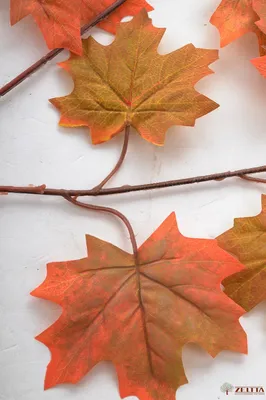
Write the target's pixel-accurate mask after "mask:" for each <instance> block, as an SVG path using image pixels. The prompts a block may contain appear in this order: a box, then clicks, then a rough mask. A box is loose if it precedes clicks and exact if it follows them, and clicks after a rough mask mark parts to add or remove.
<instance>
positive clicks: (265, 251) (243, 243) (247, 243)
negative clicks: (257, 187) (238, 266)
mask: <svg viewBox="0 0 266 400" xmlns="http://www.w3.org/2000/svg"><path fill="white" fill-rule="evenodd" d="M217 240H218V244H219V246H220V247H221V248H223V249H225V250H226V251H228V252H230V253H232V254H233V255H234V256H236V257H237V258H238V259H239V260H240V261H241V262H242V263H243V264H244V265H245V266H246V267H247V268H246V269H244V270H243V271H240V272H238V273H236V274H233V275H232V276H229V277H228V278H226V279H225V280H224V281H223V282H222V284H223V285H224V287H225V293H226V294H227V295H228V296H230V297H231V298H232V299H233V300H234V301H235V302H236V303H237V304H239V305H241V307H243V308H244V309H245V310H246V311H249V310H251V309H252V308H253V307H254V306H256V305H257V304H258V303H260V302H261V301H262V300H265V299H266V290H265V288H266V196H265V195H264V196H262V212H261V213H260V214H259V215H257V216H256V217H249V218H236V219H235V221H234V227H233V228H232V229H229V230H228V231H227V232H225V233H223V234H222V235H220V236H219V237H218V238H217Z"/></svg>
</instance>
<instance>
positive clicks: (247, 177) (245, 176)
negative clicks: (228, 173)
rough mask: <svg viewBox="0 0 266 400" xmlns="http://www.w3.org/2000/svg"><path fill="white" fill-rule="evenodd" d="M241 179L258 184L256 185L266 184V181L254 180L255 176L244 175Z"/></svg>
mask: <svg viewBox="0 0 266 400" xmlns="http://www.w3.org/2000/svg"><path fill="white" fill-rule="evenodd" d="M240 178H241V179H244V180H245V181H251V182H256V183H266V179H262V178H254V177H253V176H247V175H243V176H240Z"/></svg>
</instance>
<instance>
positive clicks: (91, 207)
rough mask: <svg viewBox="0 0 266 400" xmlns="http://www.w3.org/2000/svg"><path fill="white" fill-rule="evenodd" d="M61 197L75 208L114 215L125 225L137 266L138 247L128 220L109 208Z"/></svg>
mask: <svg viewBox="0 0 266 400" xmlns="http://www.w3.org/2000/svg"><path fill="white" fill-rule="evenodd" d="M62 197H64V199H66V200H67V201H69V202H70V203H72V204H74V205H76V206H79V207H83V208H86V209H87V210H92V211H102V212H106V213H109V214H112V215H115V216H116V217H117V218H119V219H120V220H121V221H122V222H123V223H124V224H125V226H126V228H127V230H128V233H129V237H130V241H131V245H132V249H133V255H134V259H135V264H136V265H137V264H138V246H137V242H136V237H135V234H134V231H133V228H132V226H131V224H130V222H129V220H128V219H127V218H126V217H125V216H124V215H123V214H122V213H121V212H119V211H118V210H115V209H114V208H110V207H103V206H96V205H94V204H86V203H82V202H81V201H78V200H77V199H76V198H73V197H71V196H69V195H67V194H66V195H62Z"/></svg>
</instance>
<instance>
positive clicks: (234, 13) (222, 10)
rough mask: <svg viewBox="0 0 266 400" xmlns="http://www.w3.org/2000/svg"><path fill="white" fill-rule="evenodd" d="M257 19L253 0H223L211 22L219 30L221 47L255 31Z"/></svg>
mask: <svg viewBox="0 0 266 400" xmlns="http://www.w3.org/2000/svg"><path fill="white" fill-rule="evenodd" d="M257 20H258V16H257V14H256V13H255V11H254V10H253V7H252V0H222V1H221V3H220V5H219V6H218V8H217V10H216V11H215V12H214V14H213V15H212V17H211V19H210V22H211V23H212V24H213V25H214V26H216V28H217V29H218V30H219V32H220V38H221V47H224V46H226V45H228V44H229V43H231V42H233V41H234V40H236V39H238V38H239V37H241V36H242V35H244V34H245V33H248V32H253V31H254V29H255V27H256V26H255V22H256V21H257Z"/></svg>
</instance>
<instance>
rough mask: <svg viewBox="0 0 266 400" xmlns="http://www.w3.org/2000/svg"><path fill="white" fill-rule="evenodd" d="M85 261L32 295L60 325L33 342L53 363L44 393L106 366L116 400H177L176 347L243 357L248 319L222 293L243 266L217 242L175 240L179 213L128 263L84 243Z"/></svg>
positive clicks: (57, 267) (90, 240) (52, 268)
mask: <svg viewBox="0 0 266 400" xmlns="http://www.w3.org/2000/svg"><path fill="white" fill-rule="evenodd" d="M87 248H88V255H87V257H86V258H83V259H81V260H77V261H67V262H57V263H51V264H48V266H47V278H46V280H45V281H44V282H43V283H42V284H41V285H40V286H39V287H38V288H37V289H35V290H34V291H33V292H32V294H33V295H34V296H36V297H40V298H44V299H47V300H51V301H53V302H55V303H57V304H59V305H60V306H61V307H62V309H63V311H62V315H61V316H60V318H59V319H58V320H57V321H56V322H55V323H54V324H53V325H52V326H50V327H49V328H48V329H47V330H46V331H44V332H43V333H41V334H40V335H39V336H38V337H37V339H38V340H39V341H40V342H42V343H44V344H45V345H46V346H48V347H49V349H50V351H51V355H52V359H51V362H50V364H49V365H48V368H47V374H46V379H45V387H46V388H49V387H52V386H54V385H56V384H59V383H63V382H69V383H76V382H78V381H79V380H80V379H81V378H82V377H83V376H84V375H85V374H86V373H87V372H89V371H90V370H91V369H92V368H93V367H94V366H95V365H96V364H97V363H99V362H100V361H103V360H109V361H112V362H113V364H114V366H115V368H116V371H117V374H118V382H119V389H120V394H121V397H122V398H124V397H126V396H137V397H138V398H139V399H140V400H162V399H164V400H174V399H175V392H176V389H177V387H178V386H180V385H182V384H184V383H185V382H186V381H187V380H186V376H185V373H184V369H183V364H182V348H183V346H184V345H186V344H187V343H197V344H199V345H200V346H201V347H203V348H204V349H205V350H206V351H208V352H209V353H210V354H211V355H212V356H213V357H214V356H216V355H217V354H218V353H219V352H220V351H221V350H225V349H226V350H232V351H239V352H243V353H245V352H246V335H245V332H244V331H243V329H242V327H241V325H240V323H239V321H238V319H239V317H241V316H242V314H243V312H244V310H243V309H242V308H241V307H239V306H238V305H237V304H235V303H234V302H233V301H232V300H231V299H230V298H229V297H227V296H226V295H225V294H224V293H223V292H222V290H221V285H220V283H221V281H222V279H224V278H225V277H227V276H228V275H230V274H232V273H234V272H237V271H241V270H242V269H243V266H242V265H241V264H240V263H239V261H238V260H236V259H235V258H234V257H232V256H231V255H229V254H228V253H226V252H225V251H224V250H222V249H221V248H219V246H218V245H217V243H216V241H215V240H210V239H191V238H186V237H184V236H182V235H181V233H180V232H179V231H178V228H177V224H176V219H175V214H174V213H172V214H171V215H170V216H169V217H168V218H167V219H166V220H165V221H164V222H163V224H162V225H161V226H160V227H159V228H158V229H157V230H156V231H155V232H154V233H153V234H152V235H151V236H150V238H149V239H148V240H147V241H146V242H145V243H144V244H143V245H142V246H141V247H140V248H139V250H138V257H137V261H136V258H134V256H133V255H132V254H129V253H126V252H125V251H123V250H121V249H119V248H118V247H115V246H113V245H112V244H110V243H107V242H104V241H102V240H100V239H97V238H95V237H92V236H87Z"/></svg>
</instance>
